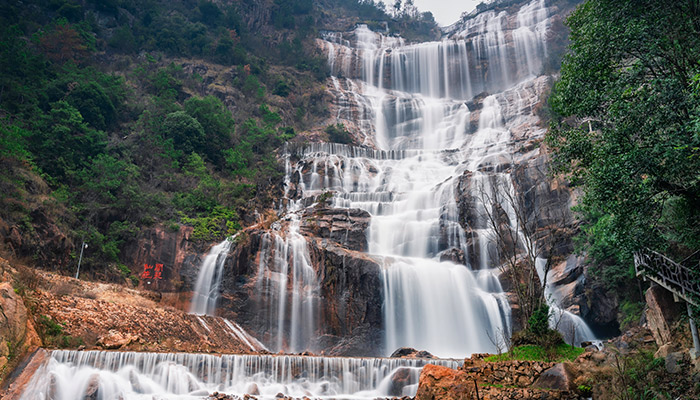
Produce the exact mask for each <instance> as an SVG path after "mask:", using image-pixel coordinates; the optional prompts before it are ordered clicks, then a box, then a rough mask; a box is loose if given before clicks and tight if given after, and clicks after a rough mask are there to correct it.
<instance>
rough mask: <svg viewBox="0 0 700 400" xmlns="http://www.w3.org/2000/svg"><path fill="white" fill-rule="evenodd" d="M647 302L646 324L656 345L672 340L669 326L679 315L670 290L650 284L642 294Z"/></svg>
mask: <svg viewBox="0 0 700 400" xmlns="http://www.w3.org/2000/svg"><path fill="white" fill-rule="evenodd" d="M644 297H645V298H646V302H647V310H646V317H647V324H648V326H649V330H650V331H651V333H652V335H654V340H655V341H656V344H657V345H658V346H663V345H664V344H666V343H669V342H671V341H672V337H671V332H672V330H671V326H672V324H673V321H674V320H675V319H676V318H678V316H679V315H680V312H681V310H680V306H679V305H678V303H676V302H675V301H673V295H672V294H671V292H669V291H667V290H666V289H664V288H662V287H661V286H658V285H652V286H651V287H650V288H649V289H647V292H646V294H645V296H644Z"/></svg>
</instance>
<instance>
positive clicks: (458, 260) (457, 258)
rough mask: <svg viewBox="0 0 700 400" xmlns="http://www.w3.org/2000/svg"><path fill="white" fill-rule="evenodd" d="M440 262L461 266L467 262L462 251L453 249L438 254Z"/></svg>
mask: <svg viewBox="0 0 700 400" xmlns="http://www.w3.org/2000/svg"><path fill="white" fill-rule="evenodd" d="M440 261H451V262H453V263H455V264H462V265H466V262H467V260H466V258H465V257H464V251H462V250H460V249H455V248H454V247H452V248H449V249H447V250H445V251H443V252H442V253H440Z"/></svg>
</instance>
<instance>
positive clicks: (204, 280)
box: [190, 239, 233, 315]
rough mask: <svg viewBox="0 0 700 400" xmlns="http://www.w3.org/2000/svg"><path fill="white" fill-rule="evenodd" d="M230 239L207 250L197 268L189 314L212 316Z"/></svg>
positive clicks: (229, 247) (231, 241) (229, 246)
mask: <svg viewBox="0 0 700 400" xmlns="http://www.w3.org/2000/svg"><path fill="white" fill-rule="evenodd" d="M231 243H233V240H232V239H225V240H224V241H223V242H221V243H219V244H217V245H216V246H214V247H212V248H211V250H209V253H208V254H207V255H206V256H205V257H204V260H202V266H201V267H200V268H199V274H198V275H197V283H196V284H195V285H194V294H193V296H192V302H191V303H190V312H191V313H192V314H198V315H214V311H215V310H216V302H217V300H218V299H219V292H220V286H221V277H222V274H223V268H224V264H225V262H226V256H227V255H228V252H229V250H230V249H231Z"/></svg>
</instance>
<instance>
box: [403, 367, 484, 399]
mask: <svg viewBox="0 0 700 400" xmlns="http://www.w3.org/2000/svg"><path fill="white" fill-rule="evenodd" d="M474 398H475V397H474V382H472V381H470V380H469V379H468V376H467V374H466V373H465V372H464V371H460V370H456V369H452V368H447V367H442V366H439V365H432V364H428V365H426V366H425V367H423V371H422V372H421V374H420V379H419V383H418V392H417V393H416V397H415V400H437V399H441V400H471V399H474Z"/></svg>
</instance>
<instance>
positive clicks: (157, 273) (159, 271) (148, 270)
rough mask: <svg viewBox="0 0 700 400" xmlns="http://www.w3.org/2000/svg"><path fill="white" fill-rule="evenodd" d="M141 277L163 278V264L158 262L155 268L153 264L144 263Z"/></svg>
mask: <svg viewBox="0 0 700 400" xmlns="http://www.w3.org/2000/svg"><path fill="white" fill-rule="evenodd" d="M141 279H156V280H159V279H163V264H156V267H155V269H154V268H153V265H149V264H143V272H142V273H141Z"/></svg>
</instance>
